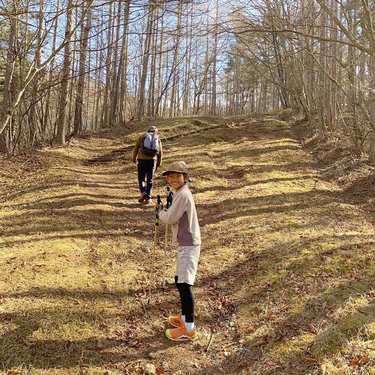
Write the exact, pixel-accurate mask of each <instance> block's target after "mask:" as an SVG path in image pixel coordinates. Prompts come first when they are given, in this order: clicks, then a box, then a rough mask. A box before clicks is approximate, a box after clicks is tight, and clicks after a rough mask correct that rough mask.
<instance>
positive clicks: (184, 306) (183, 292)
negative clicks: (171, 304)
mask: <svg viewBox="0 0 375 375" xmlns="http://www.w3.org/2000/svg"><path fill="white" fill-rule="evenodd" d="M175 283H176V287H177V290H178V292H179V293H180V300H181V312H182V315H185V322H186V323H193V322H194V297H193V291H192V286H191V285H190V284H187V283H179V282H178V276H175Z"/></svg>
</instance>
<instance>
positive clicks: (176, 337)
mask: <svg viewBox="0 0 375 375" xmlns="http://www.w3.org/2000/svg"><path fill="white" fill-rule="evenodd" d="M165 336H167V338H169V340H172V341H192V340H195V339H196V338H197V332H196V331H195V329H193V330H192V331H190V332H188V331H187V330H186V327H185V324H184V325H183V326H180V327H177V328H170V329H167V330H166V331H165Z"/></svg>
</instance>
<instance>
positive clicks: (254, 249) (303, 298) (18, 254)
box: [0, 115, 375, 375]
mask: <svg viewBox="0 0 375 375" xmlns="http://www.w3.org/2000/svg"><path fill="white" fill-rule="evenodd" d="M157 125H158V127H159V128H160V132H161V136H162V138H163V139H164V150H165V155H166V157H165V160H164V165H165V164H167V163H168V162H170V161H172V160H176V159H179V160H185V161H186V162H187V163H188V165H189V166H190V170H191V174H192V177H193V183H192V190H193V192H194V196H195V199H196V204H197V210H198V215H199V219H200V224H201V229H202V238H203V245H202V253H201V262H200V266H199V272H198V277H197V283H196V286H195V288H194V289H195V297H196V303H197V309H196V310H197V318H196V319H197V329H198V331H199V338H198V340H197V341H195V342H192V343H183V344H181V343H180V344H178V343H173V342H170V341H168V340H167V339H166V338H165V337H164V330H165V328H167V325H166V318H167V316H168V315H169V314H171V313H175V312H177V311H178V305H179V304H178V299H177V294H176V291H175V289H174V285H173V283H172V281H173V274H174V257H175V252H174V250H173V249H171V248H170V246H169V245H168V244H167V245H166V246H165V244H164V228H163V226H162V227H161V228H160V243H159V247H158V249H157V251H156V252H155V253H154V252H153V251H152V243H153V241H152V240H153V237H152V231H153V223H154V208H153V207H152V206H141V205H140V204H139V203H138V202H137V198H138V191H137V184H136V168H135V166H134V164H132V163H131V150H132V147H133V144H134V142H135V140H136V138H137V136H138V135H139V134H141V131H142V130H144V129H145V128H146V126H147V124H138V125H135V126H134V127H133V128H131V129H122V130H117V131H111V132H108V133H105V132H104V133H101V134H99V135H96V136H92V137H89V138H86V139H79V140H73V141H72V142H71V144H70V145H69V146H68V147H65V148H56V149H52V148H47V149H44V150H42V151H40V152H38V153H37V154H36V155H35V156H33V157H32V158H31V157H26V156H25V157H18V158H15V159H12V160H2V161H1V162H0V167H1V168H0V201H1V209H0V233H1V236H0V373H2V374H9V375H10V374H12V375H15V374H77V375H78V374H80V375H84V374H87V375H89V374H90V375H91V374H101V375H105V374H107V375H112V374H144V373H145V374H147V373H148V374H157V375H161V374H175V375H177V374H179V375H187V374H192V375H193V374H194V375H198V374H200V375H214V374H215V375H217V374H252V375H260V374H262V375H271V374H272V375H281V374H283V375H302V374H306V375H307V374H311V375H313V374H315V375H318V374H337V375H345V374H375V251H374V250H375V228H374V225H375V221H374V219H375V194H374V170H373V169H371V168H369V167H365V166H363V167H361V168H362V172H361V175H360V176H358V175H353V174H350V173H352V172H350V173H349V172H348V173H346V174H345V173H344V175H345V176H346V177H345V178H344V177H343V178H344V180H339V183H336V182H335V181H334V180H332V178H331V177H332V173H328V172H332V169H330V170H329V171H328V172H327V170H328V169H327V168H328V167H327V165H322V164H321V163H320V162H318V161H316V160H315V159H314V152H313V150H311V149H309V148H303V147H302V146H301V144H300V143H299V141H298V137H297V136H296V133H295V132H294V131H293V125H292V123H288V122H286V121H282V120H280V118H277V117H276V116H275V117H272V116H271V115H269V116H267V115H266V116H263V117H247V118H225V119H217V118H196V119H191V118H185V119H184V118H182V119H176V120H168V121H160V122H158V124H157ZM343 167H347V164H346V165H344V166H343ZM366 168H367V169H366ZM353 173H354V172H353ZM349 175H351V176H352V180H350V179H349V178H348V177H347V176H349ZM155 192H156V193H160V194H163V195H164V197H165V187H164V183H163V181H162V180H161V179H160V178H157V179H156V183H155Z"/></svg>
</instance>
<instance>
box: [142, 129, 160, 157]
mask: <svg viewBox="0 0 375 375" xmlns="http://www.w3.org/2000/svg"><path fill="white" fill-rule="evenodd" d="M159 151H160V146H159V136H158V135H157V134H156V133H155V132H147V133H146V134H145V136H144V137H143V140H142V143H141V152H142V153H143V154H145V155H146V156H155V155H156V154H158V153H159Z"/></svg>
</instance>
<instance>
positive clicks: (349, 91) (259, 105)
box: [0, 0, 375, 161]
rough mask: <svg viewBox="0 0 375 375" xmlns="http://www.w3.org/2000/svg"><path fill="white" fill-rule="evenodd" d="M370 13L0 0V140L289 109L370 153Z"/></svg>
mask: <svg viewBox="0 0 375 375" xmlns="http://www.w3.org/2000/svg"><path fill="white" fill-rule="evenodd" d="M374 19H375V3H374V2H371V1H369V0H193V1H189V0H150V1H147V0H117V1H116V0H108V1H102V0H12V1H4V0H3V1H1V5H0V42H1V56H0V59H1V60H0V69H1V72H0V74H1V112H0V151H1V152H2V153H4V154H16V153H19V152H21V151H24V150H27V149H32V148H33V147H40V146H43V145H61V144H64V143H65V142H67V141H68V140H69V139H70V138H71V137H73V136H77V135H80V134H82V133H84V132H91V131H98V130H99V129H102V128H109V127H115V126H124V125H126V124H127V123H129V122H130V123H131V121H132V120H140V119H143V118H157V117H158V118H159V117H164V118H165V117H178V116H194V115H212V116H229V115H246V114H249V113H257V112H259V113H261V112H270V111H280V110H283V109H291V110H293V111H294V113H298V115H299V117H300V118H301V119H302V118H303V119H305V120H308V121H309V126H310V127H311V131H312V132H313V133H314V134H316V136H317V137H318V138H319V139H330V140H332V141H334V142H336V144H337V145H339V146H341V147H343V148H348V149H350V150H352V151H353V152H354V153H355V154H356V155H358V156H364V157H369V158H370V161H375V132H374V130H375V125H374V119H375V61H374V60H375V26H374V24H375V23H374Z"/></svg>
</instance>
